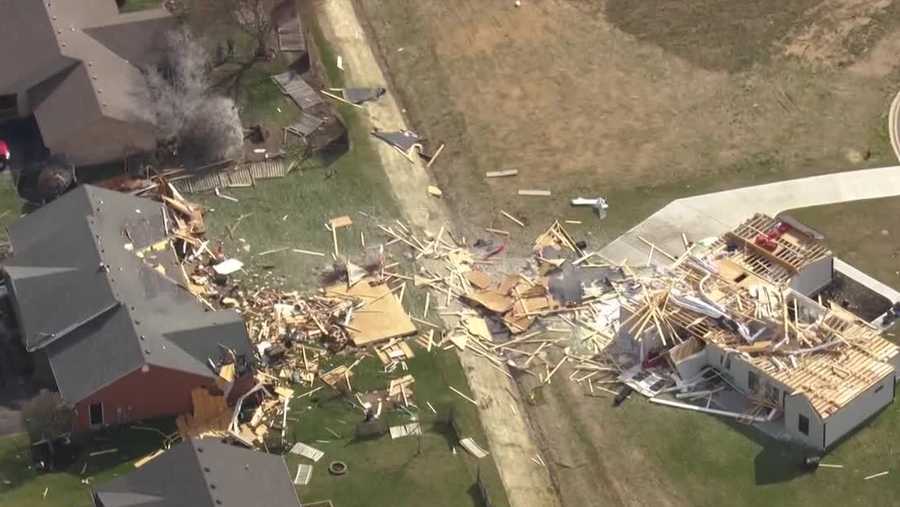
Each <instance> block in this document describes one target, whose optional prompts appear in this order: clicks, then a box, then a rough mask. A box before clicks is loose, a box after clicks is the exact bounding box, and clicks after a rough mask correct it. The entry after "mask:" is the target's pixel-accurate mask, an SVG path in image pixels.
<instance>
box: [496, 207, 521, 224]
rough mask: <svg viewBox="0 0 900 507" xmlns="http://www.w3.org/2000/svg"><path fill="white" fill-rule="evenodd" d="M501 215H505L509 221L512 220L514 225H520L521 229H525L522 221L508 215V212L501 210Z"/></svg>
mask: <svg viewBox="0 0 900 507" xmlns="http://www.w3.org/2000/svg"><path fill="white" fill-rule="evenodd" d="M500 214H501V215H503V216H504V217H506V218H508V219H509V220H511V221H512V222H513V223H515V224H516V225H518V226H519V227H525V224H523V223H522V221H521V220H519V219H518V218H516V217H514V216H512V215H510V214H509V213H507V212H505V211H503V210H500Z"/></svg>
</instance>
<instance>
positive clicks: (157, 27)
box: [0, 0, 175, 166]
mask: <svg viewBox="0 0 900 507" xmlns="http://www.w3.org/2000/svg"><path fill="white" fill-rule="evenodd" d="M2 6H3V7H2V9H3V20H4V28H3V30H2V31H0V43H2V44H3V46H4V47H6V48H16V50H15V51H13V50H6V51H3V52H0V68H3V69H5V70H4V72H3V73H2V74H0V97H2V98H4V100H3V103H5V104H7V105H10V107H7V108H5V109H4V111H5V112H6V115H7V117H6V118H3V117H0V121H2V120H4V119H9V118H24V117H28V116H30V115H34V117H35V119H36V120H37V124H38V126H39V128H40V134H41V137H42V138H43V142H44V144H45V145H46V146H47V148H48V149H49V150H50V151H51V152H52V153H55V154H59V155H63V154H64V155H65V156H66V158H67V159H68V160H69V162H71V163H72V164H74V165H78V166H81V165H91V164H99V163H103V162H108V161H111V160H117V159H121V158H123V157H125V156H128V155H130V154H133V153H136V152H141V151H149V150H152V149H154V148H155V145H156V134H155V128H154V125H153V118H150V117H148V116H147V114H146V113H145V110H146V108H144V107H142V102H141V100H140V99H139V97H141V96H143V94H142V93H141V89H142V88H143V87H144V78H143V75H142V74H141V71H140V67H141V66H143V65H147V64H151V63H156V62H157V61H158V60H159V58H160V57H161V56H162V50H163V42H164V41H163V34H164V33H165V32H166V31H168V30H169V29H171V28H172V27H174V23H175V20H174V18H172V17H171V16H170V15H169V13H168V11H166V10H164V9H153V10H147V11H141V12H135V13H129V14H120V13H119V11H118V9H117V8H116V3H115V2H114V1H112V0H81V1H78V2H57V1H54V2H49V1H46V2H45V1H29V2H18V1H6V2H2ZM12 106H14V107H12Z"/></svg>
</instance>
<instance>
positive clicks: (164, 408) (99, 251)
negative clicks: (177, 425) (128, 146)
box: [4, 186, 252, 431]
mask: <svg viewBox="0 0 900 507" xmlns="http://www.w3.org/2000/svg"><path fill="white" fill-rule="evenodd" d="M164 214H165V210H164V208H163V206H162V205H161V204H160V203H157V202H154V201H151V200H148V199H141V198H137V197H132V196H128V195H125V194H120V193H118V192H114V191H110V190H105V189H101V188H97V187H92V186H80V187H78V188H76V189H75V190H73V191H71V192H69V193H68V194H66V195H64V196H63V197H61V198H60V199H58V200H56V201H54V202H53V203H51V204H49V205H47V206H45V207H43V208H41V209H39V210H37V211H35V212H34V213H32V214H30V215H27V216H25V217H24V218H22V219H20V220H19V221H17V222H16V223H15V224H13V225H12V226H11V227H10V229H9V236H10V242H11V244H12V248H13V257H12V258H11V259H9V260H8V262H7V263H6V265H5V266H4V275H5V278H6V283H7V286H8V287H9V291H10V296H11V301H12V306H13V309H14V313H15V317H16V321H17V324H18V327H19V331H20V333H21V337H22V341H23V343H24V345H25V348H26V350H27V351H28V352H30V353H32V355H33V357H34V359H35V363H36V364H35V370H36V373H35V375H36V376H37V377H39V378H42V379H44V380H46V381H51V382H53V383H54V384H55V385H56V387H57V388H58V390H59V392H60V394H61V395H62V397H63V399H64V400H65V401H66V402H67V403H68V404H69V405H70V406H72V407H73V408H74V411H75V422H74V428H73V429H74V430H76V431H83V430H88V429H93V428H98V427H102V426H109V425H116V424H122V423H126V422H129V421H134V420H140V419H147V418H152V417H159V416H166V415H175V414H179V413H184V412H189V411H190V410H191V408H192V403H191V394H190V393H191V390H192V389H194V388H197V387H206V388H211V389H216V388H217V386H218V383H219V382H220V378H219V376H218V365H220V364H221V363H222V362H223V361H224V360H225V358H226V354H228V353H227V349H230V350H232V351H234V352H235V354H236V355H237V356H245V357H250V356H251V354H252V350H251V345H250V341H249V337H248V335H247V331H246V328H245V327H244V323H243V321H242V319H241V317H240V315H239V314H237V313H236V312H232V311H215V312H207V311H205V309H204V308H203V307H202V306H201V305H200V303H199V302H198V301H197V300H196V298H195V297H194V296H193V295H191V294H190V293H189V292H188V291H187V290H185V289H183V288H182V287H184V286H185V284H186V282H185V281H184V280H183V274H182V271H181V269H180V267H179V266H178V260H177V259H176V256H175V253H174V251H173V250H172V248H171V247H169V245H168V242H167V240H166V234H165V226H164V220H165V218H164Z"/></svg>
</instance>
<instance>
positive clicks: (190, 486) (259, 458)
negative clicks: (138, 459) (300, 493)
mask: <svg viewBox="0 0 900 507" xmlns="http://www.w3.org/2000/svg"><path fill="white" fill-rule="evenodd" d="M91 496H92V499H93V502H94V506H95V507H138V506H140V507H187V506H190V507H218V506H220V505H221V506H229V505H232V506H240V507H250V506H253V507H300V500H299V499H298V498H297V491H296V490H295V489H294V485H293V484H292V483H291V476H290V473H289V471H288V467H287V463H285V461H284V458H283V457H281V456H277V455H274V454H266V453H262V452H258V451H253V450H249V449H243V448H239V447H233V446H231V445H228V444H224V443H222V442H219V441H217V440H215V439H197V438H194V439H189V440H185V441H183V442H181V443H180V444H178V445H176V446H175V447H173V448H171V449H169V450H168V451H165V452H163V453H162V454H160V455H159V456H157V457H155V458H153V459H152V460H150V461H149V462H147V463H145V464H143V465H141V466H140V467H139V468H137V469H136V470H134V471H132V472H130V473H128V474H126V475H124V476H122V477H119V478H117V479H113V480H112V481H110V482H107V483H105V484H103V485H101V486H98V487H97V488H94V489H93V491H92V492H91Z"/></svg>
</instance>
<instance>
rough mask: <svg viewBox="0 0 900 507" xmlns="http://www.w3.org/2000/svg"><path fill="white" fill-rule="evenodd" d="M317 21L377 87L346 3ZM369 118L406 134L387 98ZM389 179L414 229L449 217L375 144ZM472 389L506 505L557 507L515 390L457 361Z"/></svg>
mask: <svg viewBox="0 0 900 507" xmlns="http://www.w3.org/2000/svg"><path fill="white" fill-rule="evenodd" d="M319 20H320V24H321V25H322V29H323V31H324V32H325V35H326V37H327V38H328V39H329V40H330V41H331V42H332V45H333V46H334V47H335V49H336V51H337V52H338V53H339V54H341V55H342V56H343V58H344V60H345V68H346V71H345V72H346V73H347V74H348V75H349V76H350V77H352V78H353V82H354V83H355V85H357V86H380V85H382V84H384V83H387V82H388V81H387V80H386V79H385V76H384V74H383V73H382V71H381V68H380V67H379V65H378V62H377V60H376V59H375V55H374V53H373V52H372V49H371V47H370V46H369V42H368V40H367V39H366V36H365V32H364V30H363V28H362V26H361V25H360V22H359V19H358V18H357V16H356V11H355V9H354V7H353V3H352V1H350V0H329V1H326V2H322V3H321V4H319ZM366 107H367V108H368V111H369V114H370V116H371V117H373V118H377V122H378V125H375V126H377V127H379V128H381V129H383V130H406V129H408V128H409V127H408V125H406V122H405V121H404V119H403V115H402V114H401V112H400V107H399V106H398V105H397V102H396V100H395V99H394V97H393V96H392V95H391V94H390V93H388V94H387V95H386V96H385V97H383V98H382V99H381V100H379V101H378V102H375V103H370V104H367V106H366ZM375 149H376V150H377V153H378V155H379V157H380V158H381V161H382V164H383V166H384V170H385V172H386V173H387V176H388V179H389V181H390V182H391V185H392V187H393V188H394V191H395V193H396V194H397V197H398V200H399V201H400V204H401V206H402V207H403V209H404V210H405V212H406V214H407V215H408V217H409V220H410V222H412V224H414V225H416V226H418V227H419V228H421V229H425V230H431V231H437V230H438V229H439V228H440V226H441V225H442V224H444V223H446V222H447V217H448V216H449V214H448V213H447V212H446V210H445V209H444V208H443V205H442V204H441V202H440V201H439V200H438V199H434V198H431V197H429V195H428V194H427V193H426V192H425V191H424V189H426V188H427V187H428V186H429V185H432V184H433V182H431V181H430V178H429V177H428V174H427V173H426V172H425V169H424V167H422V164H421V163H419V161H416V162H414V163H413V164H412V165H410V162H409V160H408V159H406V158H405V157H404V156H403V155H402V154H400V153H398V152H397V150H395V149H394V148H392V147H391V146H389V145H387V144H385V143H376V145H375ZM461 360H462V362H463V365H464V367H465V370H466V374H467V376H468V380H469V385H470V388H471V389H472V390H473V392H474V393H475V395H476V398H482V399H492V400H493V401H494V403H490V404H484V405H483V406H480V407H479V413H480V415H481V421H482V424H483V426H484V429H485V432H486V433H487V436H488V440H489V442H488V443H489V446H490V449H491V453H492V455H493V457H494V459H495V461H496V462H497V466H498V468H499V470H500V476H501V478H502V480H503V484H504V486H505V489H506V492H507V495H508V497H509V500H510V503H511V504H512V505H513V506H514V507H530V506H541V507H553V506H556V505H559V504H560V502H559V498H558V496H557V494H556V492H555V490H554V487H553V485H552V482H551V480H550V475H549V473H548V471H547V469H546V468H544V467H540V466H536V465H534V463H532V462H530V461H528V460H523V459H522V457H523V456H534V455H537V454H538V448H537V446H536V445H535V442H534V440H533V437H532V434H531V431H530V429H529V426H528V423H527V421H526V420H525V416H524V410H519V409H517V408H516V407H521V406H522V405H521V400H520V399H519V398H518V397H517V396H516V395H514V394H513V393H515V392H516V389H515V388H514V387H515V386H514V385H513V384H512V382H511V381H510V380H509V378H507V377H506V375H504V374H502V373H500V372H499V371H498V370H496V369H494V368H480V367H477V364H476V361H478V358H476V357H472V356H469V355H463V356H462V358H461Z"/></svg>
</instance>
